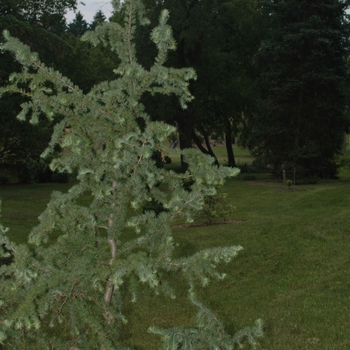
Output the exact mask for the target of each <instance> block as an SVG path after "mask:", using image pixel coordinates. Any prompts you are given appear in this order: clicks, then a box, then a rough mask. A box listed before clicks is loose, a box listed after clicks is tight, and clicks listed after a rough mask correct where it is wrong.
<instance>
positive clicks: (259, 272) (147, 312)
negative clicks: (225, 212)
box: [0, 178, 350, 350]
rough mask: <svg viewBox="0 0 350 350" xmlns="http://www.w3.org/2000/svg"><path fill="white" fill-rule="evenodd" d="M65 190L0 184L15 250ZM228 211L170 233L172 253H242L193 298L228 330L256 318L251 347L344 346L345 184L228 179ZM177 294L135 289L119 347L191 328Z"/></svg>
mask: <svg viewBox="0 0 350 350" xmlns="http://www.w3.org/2000/svg"><path fill="white" fill-rule="evenodd" d="M68 188H69V185H68V184H63V185H58V184H57V185H53V184H43V185H29V186H28V185H27V186H17V185H16V186H6V187H4V186H0V198H2V199H3V217H2V222H3V223H4V224H5V225H7V226H9V227H10V228H11V231H10V232H11V236H12V238H14V240H16V241H17V242H21V241H24V240H25V236H26V234H27V233H28V231H29V229H30V227H32V226H33V225H34V224H35V222H36V217H37V216H38V214H39V213H40V212H41V211H42V210H43V209H44V208H45V206H46V203H47V202H48V200H49V196H50V192H51V191H52V190H57V189H59V190H62V191H66V190H67V189H68ZM223 190H224V191H225V192H227V193H229V201H230V202H231V203H232V204H233V205H235V206H236V208H237V209H236V211H235V212H234V214H233V215H232V218H231V219H232V220H233V223H231V224H224V225H213V226H204V227H197V228H177V229H174V236H175V239H176V243H177V244H178V245H177V254H178V255H180V256H181V255H190V254H192V253H194V252H195V251H198V250H199V249H203V248H206V247H215V246H227V245H242V246H243V247H244V251H243V252H241V254H239V256H238V257H237V259H235V260H234V261H233V262H232V263H230V264H229V265H226V266H222V267H221V270H222V271H224V272H226V273H227V278H226V279H225V280H224V281H221V282H217V281H213V283H212V284H211V285H210V286H209V287H207V288H199V293H198V298H199V300H202V301H204V302H205V303H207V304H209V306H210V307H211V308H212V309H213V310H214V311H215V312H216V313H218V314H219V316H220V317H221V318H222V319H223V321H224V323H225V325H226V328H227V329H228V330H229V331H231V332H234V331H236V330H238V329H240V328H242V327H244V326H246V325H250V324H252V323H253V322H254V320H255V319H256V318H259V317H260V318H262V319H263V320H264V324H265V337H264V339H262V341H261V342H260V347H259V349H265V350H271V349H276V350H279V349H280V350H295V349H310V350H316V349H317V350H334V349H337V350H343V349H344V350H345V349H349V348H350V268H349V263H350V255H349V246H350V216H349V208H350V181H349V180H340V181H333V182H321V183H319V184H317V185H308V186H297V187H295V188H292V190H290V191H289V190H288V188H287V186H286V185H283V184H282V183H281V182H272V181H270V180H258V181H249V182H247V181H241V180H240V179H238V178H237V179H232V180H230V181H228V182H227V184H226V185H225V187H224V189H223ZM169 278H170V279H172V281H173V283H174V284H175V285H177V286H178V297H177V299H176V300H170V299H166V298H163V297H159V296H155V295H154V294H152V293H151V292H149V291H148V290H147V289H144V290H143V291H142V293H141V295H140V298H139V301H138V303H136V304H132V303H126V304H125V311H126V313H127V314H129V315H130V316H129V324H128V328H127V330H126V331H125V333H124V334H123V336H122V337H123V340H124V342H125V345H130V346H134V347H135V348H136V349H138V350H149V349H155V348H157V344H158V343H157V340H158V338H157V337H156V336H154V335H152V334H149V333H147V328H148V326H150V325H157V326H160V327H171V326H174V325H180V324H182V325H193V324H194V321H195V315H196V310H195V308H193V307H192V306H191V305H190V304H189V302H188V300H187V297H186V292H187V286H184V285H183V284H182V281H181V279H180V278H178V277H173V276H169Z"/></svg>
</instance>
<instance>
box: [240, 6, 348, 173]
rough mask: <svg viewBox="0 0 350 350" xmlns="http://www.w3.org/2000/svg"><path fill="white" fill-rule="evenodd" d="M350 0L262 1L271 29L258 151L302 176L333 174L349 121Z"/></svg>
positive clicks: (253, 123)
mask: <svg viewBox="0 0 350 350" xmlns="http://www.w3.org/2000/svg"><path fill="white" fill-rule="evenodd" d="M349 3H350V2H349V1H338V0H327V1H326V0H325V1H296V0H292V1H288V2H286V1H265V0H264V1H260V6H261V8H262V10H263V11H264V13H265V16H266V19H267V21H268V25H269V27H270V32H269V36H268V39H266V40H265V41H264V42H263V44H262V47H261V49H260V50H259V53H258V55H257V66H258V69H259V71H260V77H259V79H258V83H257V87H258V90H259V95H260V98H259V110H258V112H257V113H256V114H255V115H254V117H253V118H251V119H250V122H249V127H250V128H251V130H252V132H251V137H250V141H249V142H247V143H246V144H247V145H248V146H249V148H250V149H251V151H252V153H253V154H254V155H255V156H257V157H259V158H260V159H263V160H264V162H265V163H266V164H270V165H271V166H272V167H273V172H274V173H275V174H276V175H279V176H280V174H281V169H282V168H286V169H294V168H295V169H297V173H298V174H299V176H304V177H314V176H317V177H326V178H333V177H335V176H336V174H337V166H336V163H335V161H334V158H335V156H336V155H337V154H338V153H339V152H340V151H341V149H342V145H343V140H344V133H345V132H347V131H348V128H349V116H348V114H347V110H346V106H347V97H346V96H347V94H348V92H349V90H348V85H347V78H348V73H347V71H346V66H345V61H344V59H345V54H346V53H347V50H348V48H349V46H348V39H347V38H348V35H349V33H348V23H347V21H346V14H345V10H346V9H347V8H348V6H349Z"/></svg>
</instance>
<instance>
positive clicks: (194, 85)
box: [0, 0, 350, 177]
mask: <svg viewBox="0 0 350 350" xmlns="http://www.w3.org/2000/svg"><path fill="white" fill-rule="evenodd" d="M43 3H44V5H43V6H42V8H41V10H40V11H37V10H36V8H35V4H36V2H31V1H28V4H27V2H23V1H19V0H11V1H7V0H6V1H0V13H1V14H2V17H1V20H0V27H1V29H4V28H8V29H9V30H10V32H11V33H12V34H13V35H15V36H18V37H19V38H20V39H21V40H22V41H24V42H25V43H27V44H29V45H30V46H31V47H32V49H33V50H35V51H38V52H39V53H40V55H41V57H42V58H43V60H44V61H45V62H46V63H47V64H52V65H53V66H54V67H55V68H58V69H60V70H61V71H62V73H63V74H65V75H67V76H70V77H71V79H72V80H73V82H74V83H76V84H77V85H79V86H80V87H81V88H82V89H83V90H84V91H88V90H89V89H90V87H91V86H93V85H94V84H95V83H97V82H98V81H102V80H105V79H109V78H110V77H111V75H113V73H112V71H113V69H114V68H116V67H117V65H118V60H117V59H116V57H114V56H113V54H110V51H109V50H108V48H105V47H103V46H102V45H99V46H98V47H97V48H93V47H92V46H91V45H90V46H89V44H87V43H85V42H81V41H80V40H79V38H80V37H81V36H82V34H83V33H84V32H85V31H86V30H92V29H94V28H95V27H96V26H97V25H98V24H100V23H102V22H104V21H107V19H106V17H105V16H104V14H103V13H102V12H101V11H99V12H97V13H96V15H95V17H94V20H93V22H92V23H87V22H86V21H85V19H84V18H83V16H82V14H81V13H80V12H78V13H77V14H76V17H75V19H74V20H73V21H72V22H71V23H68V24H67V23H66V21H65V19H64V11H65V10H66V9H68V8H74V7H75V6H76V2H75V1H74V0H66V1H59V2H58V1H57V4H56V5H55V6H54V5H53V4H54V3H55V2H53V1H48V0H47V2H43ZM349 3H350V1H348V0H346V1H339V0H323V1H314V0H313V1H301V0H291V1H287V2H286V1H282V0H274V1H272V0H259V1H258V0H215V1H213V0H200V1H199V0H178V1H173V0H163V1H154V0H145V1H144V5H145V11H146V13H147V16H148V18H150V20H151V25H150V26H146V27H145V26H142V27H138V28H139V29H138V32H137V33H136V34H137V35H136V40H137V43H136V44H137V45H136V46H137V55H138V58H139V60H140V62H141V63H142V64H143V65H144V66H146V67H147V66H148V67H150V66H151V65H152V64H153V62H152V57H154V54H155V51H156V49H155V46H152V45H150V44H149V41H148V38H149V35H150V33H151V30H150V28H152V27H153V25H154V24H155V23H157V21H158V17H159V14H160V12H161V10H162V9H164V8H167V9H169V11H170V19H169V24H170V25H171V26H172V28H173V33H174V37H175V39H176V41H177V49H176V51H175V52H172V53H170V54H169V59H168V63H167V64H168V65H169V66H172V67H177V68H180V67H193V68H194V69H195V70H196V73H197V80H196V81H192V82H191V83H190V86H189V88H190V91H191V93H192V94H193V96H194V97H195V99H194V100H193V102H192V103H191V104H189V106H188V108H187V109H185V110H184V109H181V108H180V107H179V106H178V104H177V103H176V101H175V99H174V98H173V97H171V96H155V98H151V96H147V95H145V96H144V97H143V102H144V104H145V106H146V109H147V111H149V114H150V115H152V116H154V118H156V119H158V120H164V121H166V122H168V123H170V124H173V125H175V126H176V127H177V130H178V139H179V145H180V147H181V148H182V149H184V148H190V147H192V146H193V145H194V144H195V145H197V147H198V148H199V149H200V150H201V151H202V152H204V153H206V154H209V155H211V156H213V157H214V158H215V159H216V157H215V149H213V148H212V145H211V142H210V140H211V139H212V138H221V139H222V140H224V143H225V145H226V150H227V164H228V165H229V166H232V167H234V166H236V161H235V155H234V152H233V148H232V145H233V144H235V143H236V144H240V145H242V146H245V147H247V148H249V150H250V151H251V152H252V153H253V155H255V156H256V158H257V160H258V161H259V162H260V163H261V164H263V165H264V166H266V167H268V168H269V169H270V170H271V171H272V172H273V173H274V174H275V175H276V176H280V174H281V170H282V169H285V170H287V171H297V172H298V174H299V175H300V176H301V177H316V176H317V177H336V175H337V163H336V162H335V158H336V156H337V154H339V153H340V152H341V150H342V145H343V140H344V135H345V133H346V132H348V128H349V117H348V109H347V106H348V98H347V96H348V95H349V91H348V90H349V89H348V86H349V84H348V83H349V82H348V69H347V63H346V58H347V55H348V49H349V45H348V44H349V42H348V36H349V33H348V27H349V25H348V21H347V18H346V9H347V8H348V7H349ZM21 6H22V7H21ZM24 6H26V7H24ZM21 9H22V10H21ZM124 12H125V9H124V6H123V3H122V2H119V6H117V7H116V10H115V12H114V15H113V16H112V17H111V18H110V19H108V20H110V21H117V22H121V21H122V18H123V15H124ZM0 58H1V60H2V62H4V64H2V65H1V67H0V79H1V83H2V84H4V83H6V81H7V79H8V74H9V72H11V71H13V68H14V67H13V65H14V63H13V60H12V59H11V58H9V57H8V55H7V54H2V55H1V57H0ZM87 72H89V74H86V73H87ZM20 103H21V100H16V99H14V97H11V99H10V98H9V99H5V100H3V101H2V102H1V105H0V110H1V111H6V112H4V113H1V118H2V123H3V125H6V128H2V130H1V131H0V159H1V161H4V159H10V158H11V159H22V158H23V157H29V156H31V155H33V154H35V156H37V155H38V154H39V153H40V152H39V149H40V147H41V146H39V145H37V143H38V142H39V143H40V142H41V141H40V140H42V141H43V143H46V139H45V137H44V135H43V136H40V137H37V133H39V134H40V133H41V132H42V133H43V134H45V132H46V131H45V129H43V130H39V129H34V128H33V127H32V126H28V125H26V126H24V125H23V124H21V123H20V122H19V121H17V120H15V119H14V118H13V116H14V115H16V113H17V111H18V109H19V108H20V107H19V104H20ZM7 126H9V127H7ZM41 128H42V127H41ZM47 128H49V126H47ZM34 139H35V141H36V142H34ZM26 140H27V144H26V143H25V142H26ZM9 150H10V151H9ZM24 153H25V154H24ZM216 161H217V160H216ZM182 165H183V169H185V168H186V163H185V162H183V163H182Z"/></svg>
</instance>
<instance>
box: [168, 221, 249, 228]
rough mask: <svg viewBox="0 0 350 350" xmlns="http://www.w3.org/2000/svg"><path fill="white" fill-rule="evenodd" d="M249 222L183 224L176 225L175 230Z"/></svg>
mask: <svg viewBox="0 0 350 350" xmlns="http://www.w3.org/2000/svg"><path fill="white" fill-rule="evenodd" d="M245 221H247V220H228V221H216V222H212V223H209V222H196V223H194V224H183V225H176V226H173V228H195V227H206V226H213V225H227V224H241V223H242V222H245Z"/></svg>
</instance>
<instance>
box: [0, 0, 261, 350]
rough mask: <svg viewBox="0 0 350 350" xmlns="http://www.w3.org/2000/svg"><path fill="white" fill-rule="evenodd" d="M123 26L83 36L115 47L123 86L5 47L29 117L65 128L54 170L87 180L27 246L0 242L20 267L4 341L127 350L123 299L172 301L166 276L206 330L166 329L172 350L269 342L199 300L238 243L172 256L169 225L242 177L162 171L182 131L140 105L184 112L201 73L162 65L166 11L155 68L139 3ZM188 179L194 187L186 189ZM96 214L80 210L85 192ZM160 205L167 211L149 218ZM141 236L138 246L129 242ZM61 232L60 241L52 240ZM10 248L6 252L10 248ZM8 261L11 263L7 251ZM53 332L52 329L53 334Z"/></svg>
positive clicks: (5, 314)
mask: <svg viewBox="0 0 350 350" xmlns="http://www.w3.org/2000/svg"><path fill="white" fill-rule="evenodd" d="M125 6H126V10H127V11H126V12H127V15H126V18H125V22H124V24H125V26H120V25H119V24H117V23H104V24H103V25H102V26H99V27H97V28H96V31H95V32H90V33H88V34H86V35H85V36H84V38H85V40H89V41H90V42H92V43H93V44H98V43H99V42H105V41H107V42H109V44H110V47H111V48H112V49H113V50H115V51H116V52H117V53H118V55H119V58H120V61H121V63H120V65H119V67H118V68H117V69H115V70H114V73H115V74H116V79H115V80H113V81H110V82H103V83H101V84H98V85H96V86H95V87H93V88H92V90H91V91H90V92H89V93H87V94H84V93H83V92H82V90H80V89H79V88H78V87H77V86H75V85H74V84H73V83H72V82H71V81H70V80H69V79H67V78H65V77H64V76H62V74H60V73H59V72H58V71H55V70H54V69H52V68H49V67H47V66H46V65H44V64H43V63H42V62H41V61H40V60H39V58H38V55H37V54H35V53H32V52H31V51H30V50H29V48H28V47H27V46H25V45H23V44H22V43H21V42H20V41H19V40H17V39H15V38H13V37H11V36H10V35H9V33H8V32H6V33H5V37H6V43H5V44H3V45H2V46H1V49H2V50H9V51H11V52H12V53H13V54H14V55H15V57H16V59H17V60H18V61H19V62H20V64H21V65H22V66H23V71H22V73H15V74H13V75H12V76H11V82H12V84H11V86H9V87H5V88H3V89H2V90H1V91H2V92H4V91H16V92H18V93H22V94H24V95H26V96H29V97H30V98H31V100H30V101H28V102H27V103H25V104H23V105H22V108H23V110H22V112H21V113H20V114H19V118H20V119H26V118H30V120H31V121H32V122H34V123H36V122H37V121H38V119H39V117H40V116H41V115H42V114H44V115H46V116H47V117H48V118H49V119H52V118H53V117H54V116H55V114H56V113H57V112H59V113H60V114H61V115H63V119H62V120H61V121H60V122H59V123H58V124H57V125H56V126H55V130H54V133H53V135H52V139H51V142H50V145H49V147H48V148H47V150H46V151H45V153H44V156H47V155H49V154H51V153H52V152H53V150H54V149H55V146H56V145H59V146H60V147H61V148H67V149H68V150H69V152H65V153H64V155H62V156H59V157H57V158H55V159H54V160H53V162H52V163H51V167H52V169H57V170H61V171H63V170H65V171H70V172H72V171H76V172H77V174H78V176H77V179H78V181H79V182H78V183H77V184H76V185H73V186H72V188H71V189H70V190H69V191H68V193H60V192H55V193H53V194H52V198H51V201H50V202H49V204H48V206H47V209H46V210H45V211H44V212H43V213H42V214H41V216H40V218H39V219H40V224H39V225H38V226H37V227H36V228H34V229H33V231H32V232H31V233H30V235H29V245H16V244H14V243H13V242H11V241H10V240H9V238H8V237H7V236H6V230H5V229H4V228H3V227H2V226H0V242H1V244H2V245H4V246H5V248H6V249H7V251H10V252H12V254H13V258H14V261H13V263H11V264H9V265H6V266H1V267H0V276H1V277H0V278H1V289H0V343H1V344H3V345H4V346H5V347H7V348H21V349H33V348H35V349H47V348H55V349H58V348H62V349H63V348H64V349H116V348H118V349H121V348H122V344H121V341H120V338H119V336H120V331H121V324H122V323H125V321H126V319H125V315H124V314H123V308H122V304H123V303H122V302H123V300H124V299H125V297H127V296H130V298H131V299H132V300H134V301H136V299H137V296H138V293H139V290H138V286H139V285H140V284H142V285H147V286H149V287H150V288H151V289H153V290H154V291H155V292H161V293H164V294H166V295H169V296H172V295H173V293H174V289H173V288H172V286H171V280H167V276H168V272H178V273H182V274H183V276H184V277H185V278H186V279H187V280H188V283H189V286H190V298H191V300H192V301H193V303H194V304H195V305H196V306H197V307H198V308H199V318H198V320H199V321H198V326H197V327H194V328H191V329H180V328H179V329H166V330H162V329H157V328H152V329H151V331H153V332H155V333H158V334H160V335H161V336H162V339H163V347H162V348H164V349H167V348H173V349H178V348H181V349H203V348H205V349H218V348H221V349H232V348H233V347H234V346H235V344H238V345H240V343H241V340H242V338H244V337H246V336H247V337H248V340H249V341H250V342H252V343H254V342H255V337H256V336H260V335H261V324H260V323H258V324H257V325H256V326H255V327H253V328H251V329H245V330H243V331H241V332H238V333H237V334H235V335H234V336H229V335H228V334H227V333H226V332H225V331H224V329H223V325H222V324H221V323H220V322H219V321H218V320H217V318H216V316H215V315H214V314H213V313H212V312H211V311H210V310H209V309H207V308H206V307H205V306H204V305H202V304H201V303H200V302H199V301H198V300H196V297H195V288H196V285H197V284H198V283H201V284H203V285H205V284H207V283H208V279H209V278H210V277H217V278H222V277H223V276H222V275H221V274H220V273H218V271H217V270H216V268H215V266H216V265H217V264H218V263H220V262H229V261H231V259H232V258H233V257H235V256H236V254H237V253H238V252H239V251H240V250H241V247H239V246H232V247H226V248H214V249H206V250H203V251H199V252H197V253H196V254H194V255H193V256H191V257H184V258H175V257H174V256H173V251H174V242H173V236H172V231H171V226H170V225H171V222H172V221H173V220H175V219H177V218H181V217H182V218H186V219H187V220H188V221H191V218H192V213H193V212H195V211H197V210H199V209H200V208H201V206H202V205H203V199H204V197H205V196H206V195H210V194H213V193H215V188H216V186H217V185H219V184H222V182H223V181H224V179H225V178H226V177H227V176H233V175H236V174H237V170H236V169H232V168H224V167H215V166H213V165H212V161H211V159H210V158H208V157H206V156H205V155H203V154H200V153H199V152H196V151H195V150H185V151H183V152H182V155H183V156H184V157H185V158H186V161H187V163H188V166H189V169H188V171H187V172H185V173H184V174H177V173H174V172H172V171H167V170H165V169H160V168H158V167H157V165H156V163H155V161H154V160H153V158H152V154H153V153H154V151H158V152H160V154H161V155H162V157H163V158H164V157H165V155H166V154H167V152H168V149H167V147H166V146H164V141H165V140H166V139H167V138H168V137H169V136H170V135H171V133H173V132H174V128H173V127H172V126H170V125H167V124H165V123H162V122H151V120H150V118H149V116H148V115H147V114H146V113H145V111H144V106H143V105H142V104H141V103H140V97H141V96H142V94H143V93H145V92H146V91H148V92H151V93H164V94H175V95H176V96H178V98H179V102H180V104H181V105H182V107H183V108H185V107H186V105H187V103H188V102H189V101H190V100H191V99H192V96H191V95H190V93H189V91H188V84H189V81H190V80H191V79H193V78H194V77H195V73H194V71H193V70H192V69H190V68H186V69H175V68H166V67H165V66H164V63H165V60H166V57H167V52H168V50H171V49H174V48H175V41H174V39H173V37H172V31H171V28H170V27H169V26H168V25H167V19H168V12H167V11H163V12H162V14H161V16H160V20H159V25H158V26H157V27H156V28H154V29H153V31H152V40H153V41H154V43H155V44H156V46H157V50H158V54H157V57H156V58H155V60H154V64H153V65H152V67H151V68H150V69H149V70H146V69H144V68H143V67H142V66H141V65H140V64H138V62H137V59H136V55H135V46H134V44H133V37H134V32H135V22H136V18H138V21H139V23H141V24H146V23H147V19H146V18H145V17H144V13H143V6H142V2H141V1H139V0H128V1H126V3H125ZM187 180H191V184H192V185H191V186H190V188H186V189H185V188H184V186H183V182H184V181H187ZM86 192H89V193H90V194H91V201H90V203H89V204H88V205H85V206H84V205H81V204H79V198H80V197H81V196H82V194H83V193H86ZM152 200H155V201H157V202H158V203H159V204H160V207H161V208H162V209H161V210H160V212H157V213H156V212H154V211H153V210H143V208H144V207H145V206H147V203H149V202H150V201H152ZM132 228H133V229H134V230H135V234H136V238H135V237H134V235H133V234H130V229H132ZM53 234H55V235H56V236H57V235H58V238H57V239H54V241H53V242H52V241H51V242H49V244H47V243H48V241H49V239H50V237H51V236H52V235H53ZM1 247H2V246H1ZM0 253H1V254H2V255H4V251H2V248H1V250H0ZM50 327H52V328H53V331H50Z"/></svg>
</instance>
